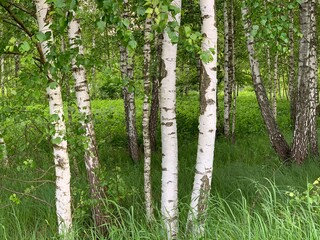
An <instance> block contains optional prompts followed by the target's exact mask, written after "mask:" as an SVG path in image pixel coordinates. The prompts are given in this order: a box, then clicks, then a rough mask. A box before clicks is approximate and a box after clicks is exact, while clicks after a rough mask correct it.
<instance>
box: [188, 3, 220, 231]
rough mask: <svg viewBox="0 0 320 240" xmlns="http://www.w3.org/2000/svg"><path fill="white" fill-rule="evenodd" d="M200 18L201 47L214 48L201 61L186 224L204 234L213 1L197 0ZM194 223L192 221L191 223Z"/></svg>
mask: <svg viewBox="0 0 320 240" xmlns="http://www.w3.org/2000/svg"><path fill="white" fill-rule="evenodd" d="M200 9H201V17H202V19H203V22H202V28H201V31H202V35H203V36H204V38H203V40H202V45H201V48H202V51H207V52H210V50H209V49H214V50H215V53H214V54H212V53H211V52H210V54H212V58H213V60H212V61H211V62H208V63H206V62H203V61H202V74H201V86H200V94H201V95H200V117H199V139H198V151H197V163H196V174H195V178H194V183H193V190H192V196H191V211H190V212H189V215H188V222H189V226H190V228H191V229H193V230H192V232H193V233H194V234H197V236H198V237H199V236H203V234H204V224H205V220H206V211H207V204H208V197H209V194H210V190H211V180H212V167H213V158H214V145H215V136H216V124H217V105H216V101H217V100H216V89H217V51H216V50H217V37H218V36H217V35H218V34H217V28H216V19H215V18H216V16H215V1H214V0H200ZM194 223H195V224H194Z"/></svg>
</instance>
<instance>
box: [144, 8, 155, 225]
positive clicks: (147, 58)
mask: <svg viewBox="0 0 320 240" xmlns="http://www.w3.org/2000/svg"><path fill="white" fill-rule="evenodd" d="M151 27H152V19H151V15H150V14H147V17H146V21H145V28H144V40H145V43H144V47H143V52H144V53H143V55H144V73H143V74H144V82H143V84H144V99H143V117H142V128H143V129H142V133H143V149H144V195H145V205H146V213H147V219H148V221H150V220H151V219H152V218H153V207H152V191H151V190H152V189H151V142H150V128H149V122H150V104H149V102H150V93H151V82H150V64H151V55H150V52H151V43H150V42H151V37H152V35H151V34H152V29H151Z"/></svg>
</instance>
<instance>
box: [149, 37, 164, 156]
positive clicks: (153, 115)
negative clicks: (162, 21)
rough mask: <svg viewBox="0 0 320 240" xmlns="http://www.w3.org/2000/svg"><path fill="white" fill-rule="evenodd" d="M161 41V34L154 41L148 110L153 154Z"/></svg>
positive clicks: (155, 140)
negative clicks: (152, 71) (153, 59)
mask: <svg viewBox="0 0 320 240" xmlns="http://www.w3.org/2000/svg"><path fill="white" fill-rule="evenodd" d="M162 39H163V36H162V34H160V35H159V36H158V38H157V41H155V46H156V54H155V55H156V57H155V63H156V64H155V65H156V71H155V73H154V74H153V76H152V97H151V109H150V121H149V131H150V147H151V151H152V152H154V151H155V150H156V149H157V125H158V118H159V88H160V78H161V71H162V61H161V54H162Z"/></svg>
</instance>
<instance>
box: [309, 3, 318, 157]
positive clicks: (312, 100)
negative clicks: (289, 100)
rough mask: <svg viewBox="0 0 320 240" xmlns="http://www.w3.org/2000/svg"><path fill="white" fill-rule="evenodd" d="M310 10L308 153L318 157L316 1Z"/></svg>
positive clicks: (311, 4)
mask: <svg viewBox="0 0 320 240" xmlns="http://www.w3.org/2000/svg"><path fill="white" fill-rule="evenodd" d="M309 4H310V6H309V9H310V35H311V36H310V60H309V61H310V76H309V82H308V84H309V91H310V95H309V104H310V106H309V114H308V117H309V119H308V122H309V124H310V127H309V128H310V130H309V142H310V153H311V155H313V156H317V155H319V150H318V137H317V135H318V134H317V104H318V94H319V93H318V57H317V23H316V9H317V1H316V0H311V1H309Z"/></svg>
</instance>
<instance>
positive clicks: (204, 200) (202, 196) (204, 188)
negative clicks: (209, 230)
mask: <svg viewBox="0 0 320 240" xmlns="http://www.w3.org/2000/svg"><path fill="white" fill-rule="evenodd" d="M209 193H210V182H209V178H208V176H207V175H204V176H203V177H202V178H201V186H200V193H199V200H198V216H199V217H198V221H200V222H203V221H204V220H205V211H206V209H207V204H208V197H209Z"/></svg>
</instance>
